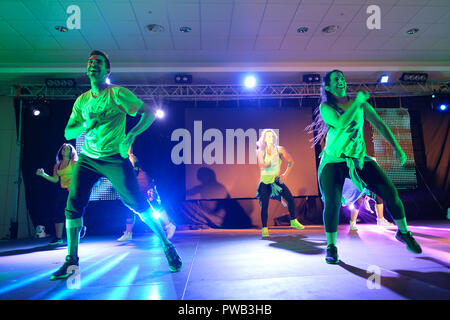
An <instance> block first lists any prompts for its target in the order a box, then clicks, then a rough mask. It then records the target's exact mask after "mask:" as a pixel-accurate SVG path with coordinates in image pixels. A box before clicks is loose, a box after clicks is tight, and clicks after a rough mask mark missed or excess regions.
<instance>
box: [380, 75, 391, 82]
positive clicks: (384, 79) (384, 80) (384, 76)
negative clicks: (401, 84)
mask: <svg viewBox="0 0 450 320" xmlns="http://www.w3.org/2000/svg"><path fill="white" fill-rule="evenodd" d="M388 82H389V76H388V75H385V74H383V75H382V76H381V77H380V83H388Z"/></svg>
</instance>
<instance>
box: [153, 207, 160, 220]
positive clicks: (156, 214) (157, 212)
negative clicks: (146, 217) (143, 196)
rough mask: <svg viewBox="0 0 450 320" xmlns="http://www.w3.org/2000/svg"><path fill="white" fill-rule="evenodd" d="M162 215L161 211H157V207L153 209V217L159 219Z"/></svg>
mask: <svg viewBox="0 0 450 320" xmlns="http://www.w3.org/2000/svg"><path fill="white" fill-rule="evenodd" d="M160 217H161V214H160V213H159V211H156V210H155V209H153V218H155V219H159V218H160Z"/></svg>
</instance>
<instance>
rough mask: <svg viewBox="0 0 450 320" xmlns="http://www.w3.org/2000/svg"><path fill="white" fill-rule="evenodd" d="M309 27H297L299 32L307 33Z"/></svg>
mask: <svg viewBox="0 0 450 320" xmlns="http://www.w3.org/2000/svg"><path fill="white" fill-rule="evenodd" d="M308 30H309V28H308V27H300V28H298V29H297V33H306V32H308Z"/></svg>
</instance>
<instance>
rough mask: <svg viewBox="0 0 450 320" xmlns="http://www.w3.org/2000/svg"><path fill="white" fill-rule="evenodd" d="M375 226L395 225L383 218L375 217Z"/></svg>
mask: <svg viewBox="0 0 450 320" xmlns="http://www.w3.org/2000/svg"><path fill="white" fill-rule="evenodd" d="M377 226H379V227H395V224H393V223H390V222H389V221H387V220H386V219H385V218H377Z"/></svg>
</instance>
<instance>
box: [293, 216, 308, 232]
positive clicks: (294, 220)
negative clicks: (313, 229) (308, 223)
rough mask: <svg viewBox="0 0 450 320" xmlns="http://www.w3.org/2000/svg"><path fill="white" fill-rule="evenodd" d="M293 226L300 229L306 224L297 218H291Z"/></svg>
mask: <svg viewBox="0 0 450 320" xmlns="http://www.w3.org/2000/svg"><path fill="white" fill-rule="evenodd" d="M291 227H292V228H295V229H298V230H302V229H305V226H304V225H302V224H301V223H300V222H298V220H297V219H292V220H291Z"/></svg>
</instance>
